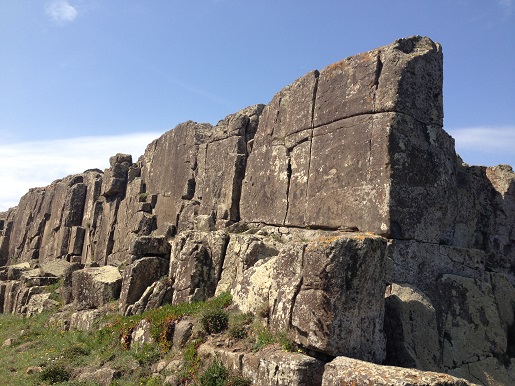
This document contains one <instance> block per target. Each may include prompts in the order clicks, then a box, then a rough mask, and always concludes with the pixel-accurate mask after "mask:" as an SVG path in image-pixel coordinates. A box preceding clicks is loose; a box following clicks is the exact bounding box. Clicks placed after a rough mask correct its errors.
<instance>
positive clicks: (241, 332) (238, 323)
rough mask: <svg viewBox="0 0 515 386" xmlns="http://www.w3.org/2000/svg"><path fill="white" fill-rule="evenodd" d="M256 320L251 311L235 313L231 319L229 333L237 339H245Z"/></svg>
mask: <svg viewBox="0 0 515 386" xmlns="http://www.w3.org/2000/svg"><path fill="white" fill-rule="evenodd" d="M253 320H254V315H252V314H251V313H244V314H234V315H232V317H231V318H230V319H229V330H228V331H227V332H228V333H229V335H230V336H231V337H233V338H235V339H245V338H246V337H247V335H248V329H249V325H250V324H251V323H252V321H253Z"/></svg>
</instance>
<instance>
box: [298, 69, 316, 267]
mask: <svg viewBox="0 0 515 386" xmlns="http://www.w3.org/2000/svg"><path fill="white" fill-rule="evenodd" d="M319 77H320V72H318V71H316V72H315V87H314V88H313V100H312V104H311V133H310V135H309V156H308V170H307V180H306V195H305V202H304V223H306V217H305V216H306V213H307V211H308V202H309V176H310V173H311V157H312V156H313V152H312V151H313V132H314V131H315V107H316V97H317V92H318V81H319ZM302 256H303V257H304V252H303V255H302Z"/></svg>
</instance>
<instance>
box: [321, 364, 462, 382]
mask: <svg viewBox="0 0 515 386" xmlns="http://www.w3.org/2000/svg"><path fill="white" fill-rule="evenodd" d="M407 382H409V383H407ZM406 384H409V385H414V386H418V385H420V386H440V385H446V386H469V385H472V384H471V383H469V382H467V381H465V380H464V379H459V378H455V377H452V376H450V375H445V374H441V373H433V372H427V371H419V370H412V369H401V368H399V367H391V366H378V365H374V364H372V363H368V362H363V361H359V360H356V359H351V358H344V357H338V358H336V359H334V360H333V361H331V362H329V363H328V364H326V365H325V369H324V378H323V381H322V386H332V385H349V386H351V385H384V386H387V385H388V386H401V385H406Z"/></svg>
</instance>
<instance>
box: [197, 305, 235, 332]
mask: <svg viewBox="0 0 515 386" xmlns="http://www.w3.org/2000/svg"><path fill="white" fill-rule="evenodd" d="M201 322H202V327H203V328H204V331H206V332H207V333H208V334H218V333H219V332H222V331H223V330H225V329H226V328H227V324H228V323H229V315H228V314H227V312H225V311H224V310H222V309H219V308H215V309H208V310H205V311H204V312H203V314H202V318H201Z"/></svg>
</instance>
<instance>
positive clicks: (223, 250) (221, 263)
mask: <svg viewBox="0 0 515 386" xmlns="http://www.w3.org/2000/svg"><path fill="white" fill-rule="evenodd" d="M230 240H231V237H230V236H229V237H227V238H226V240H225V242H224V245H223V246H222V250H221V251H220V263H219V269H218V272H217V275H216V276H217V277H216V283H215V290H216V287H217V286H218V283H219V282H220V279H221V277H222V271H223V266H224V262H225V255H226V253H227V247H228V246H229V241H230Z"/></svg>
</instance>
